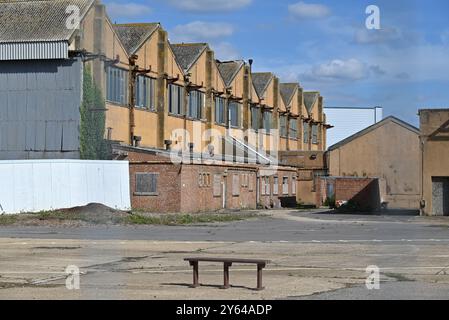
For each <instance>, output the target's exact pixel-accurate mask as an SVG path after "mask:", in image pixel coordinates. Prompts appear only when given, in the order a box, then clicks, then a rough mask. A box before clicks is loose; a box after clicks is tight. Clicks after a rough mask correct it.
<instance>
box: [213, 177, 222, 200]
mask: <svg viewBox="0 0 449 320" xmlns="http://www.w3.org/2000/svg"><path fill="white" fill-rule="evenodd" d="M213 191H214V197H221V175H219V174H214V190H213Z"/></svg>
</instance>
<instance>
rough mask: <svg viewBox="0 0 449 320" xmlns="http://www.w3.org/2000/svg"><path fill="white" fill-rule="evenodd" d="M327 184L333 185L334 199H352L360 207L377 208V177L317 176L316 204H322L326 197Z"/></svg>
mask: <svg viewBox="0 0 449 320" xmlns="http://www.w3.org/2000/svg"><path fill="white" fill-rule="evenodd" d="M327 184H333V185H334V192H335V200H336V201H349V200H352V201H354V202H356V203H358V204H359V206H360V207H361V209H366V210H379V209H380V194H379V181H378V179H377V178H352V177H345V178H341V177H335V178H333V177H329V178H319V179H318V181H317V195H316V201H317V206H318V207H320V206H322V205H323V202H324V201H325V199H326V198H327V196H328V195H327V194H326V193H327Z"/></svg>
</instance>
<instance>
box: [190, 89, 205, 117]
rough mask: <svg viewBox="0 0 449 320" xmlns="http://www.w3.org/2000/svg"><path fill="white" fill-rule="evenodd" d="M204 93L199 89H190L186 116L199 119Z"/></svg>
mask: <svg viewBox="0 0 449 320" xmlns="http://www.w3.org/2000/svg"><path fill="white" fill-rule="evenodd" d="M204 96H205V95H204V93H203V92H201V91H197V90H194V91H191V92H190V93H189V107H188V110H187V116H188V117H189V118H192V119H197V120H199V119H201V117H202V110H203V106H204V101H205V99H204Z"/></svg>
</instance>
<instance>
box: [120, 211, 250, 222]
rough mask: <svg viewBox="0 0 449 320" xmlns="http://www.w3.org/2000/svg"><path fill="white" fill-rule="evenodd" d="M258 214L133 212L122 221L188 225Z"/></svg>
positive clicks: (232, 219)
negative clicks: (153, 214)
mask: <svg viewBox="0 0 449 320" xmlns="http://www.w3.org/2000/svg"><path fill="white" fill-rule="evenodd" d="M256 216H258V215H257V214H252V213H241V214H233V213H232V214H227V213H223V214H218V213H217V214H161V215H158V216H145V215H142V214H139V213H134V214H132V215H129V216H128V217H126V218H124V221H123V222H124V223H127V224H136V225H188V224H198V223H212V222H231V221H241V220H246V219H250V218H254V217H256Z"/></svg>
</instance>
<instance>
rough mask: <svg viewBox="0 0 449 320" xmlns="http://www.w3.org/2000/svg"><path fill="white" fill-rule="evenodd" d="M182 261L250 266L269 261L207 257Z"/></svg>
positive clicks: (268, 261)
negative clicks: (247, 264)
mask: <svg viewBox="0 0 449 320" xmlns="http://www.w3.org/2000/svg"><path fill="white" fill-rule="evenodd" d="M184 261H189V262H190V261H203V262H222V263H225V262H226V263H250V264H269V263H270V262H271V261H270V260H260V259H240V258H235V259H234V258H208V257H193V258H185V259H184Z"/></svg>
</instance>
